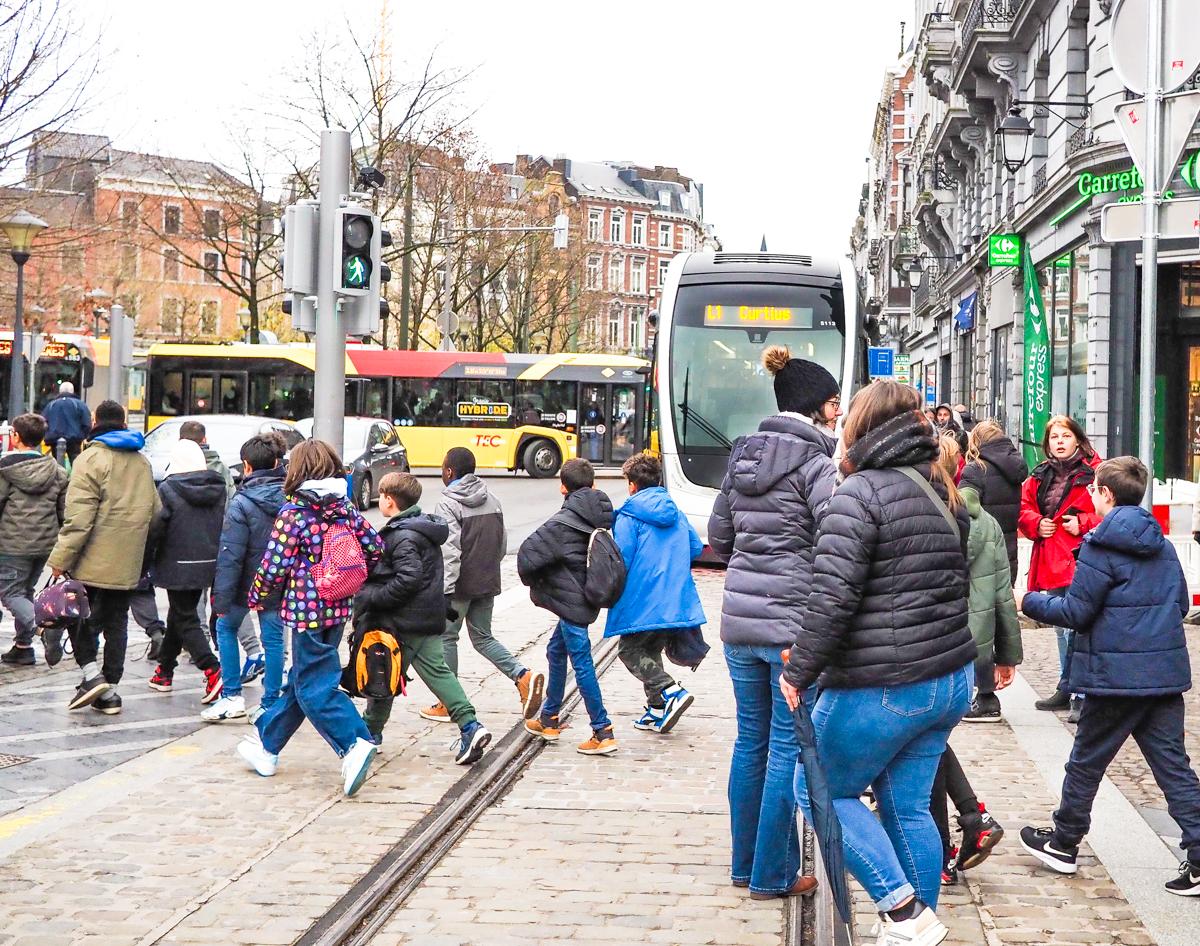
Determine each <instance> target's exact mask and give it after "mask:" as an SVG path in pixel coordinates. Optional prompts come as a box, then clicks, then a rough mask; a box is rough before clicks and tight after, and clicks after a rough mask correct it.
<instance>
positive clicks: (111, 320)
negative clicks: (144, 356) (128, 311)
mask: <svg viewBox="0 0 1200 946" xmlns="http://www.w3.org/2000/svg"><path fill="white" fill-rule="evenodd" d="M124 350H125V308H124V306H122V305H120V304H119V303H116V302H114V303H113V304H112V308H110V309H109V310H108V399H109V400H110V401H116V402H117V403H118V404H124V403H125V398H124V396H123V395H124V393H125V392H124V387H125V385H124V384H123V383H122V382H123V381H124V380H125V378H124V377H123V376H124V373H125V364H124V358H123V356H122V354H121V353H122V352H123V351H124ZM80 393H82V392H80Z"/></svg>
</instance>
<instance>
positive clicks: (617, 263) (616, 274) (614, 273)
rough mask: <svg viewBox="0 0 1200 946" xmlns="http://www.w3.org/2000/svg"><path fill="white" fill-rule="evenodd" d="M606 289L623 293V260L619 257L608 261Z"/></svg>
mask: <svg viewBox="0 0 1200 946" xmlns="http://www.w3.org/2000/svg"><path fill="white" fill-rule="evenodd" d="M608 288H609V289H611V290H612V291H613V292H624V291H625V260H623V259H622V258H621V257H619V256H614V257H613V258H612V259H610V260H609V261H608Z"/></svg>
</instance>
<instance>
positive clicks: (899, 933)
mask: <svg viewBox="0 0 1200 946" xmlns="http://www.w3.org/2000/svg"><path fill="white" fill-rule="evenodd" d="M881 922H882V927H883V928H882V930H881V931H880V936H879V944H880V946H938V943H940V942H941V941H942V940H944V939H945V938H946V937H947V936H949V935H950V931H949V930H948V929H946V927H945V926H944V925H942V921H941V920H939V919H938V918H937V915H936V914H935V913H934V912H933V911H932V910H930V909H929V907H927V906H925V905H924V904H922V905H921V912H920V913H918V914H917V915H916V916H914V917H913V918H912V919H911V920H901V921H900V922H896V921H895V920H892V919H890V918H889V917H888V916H887V914H884V916H883V919H882V921H881Z"/></svg>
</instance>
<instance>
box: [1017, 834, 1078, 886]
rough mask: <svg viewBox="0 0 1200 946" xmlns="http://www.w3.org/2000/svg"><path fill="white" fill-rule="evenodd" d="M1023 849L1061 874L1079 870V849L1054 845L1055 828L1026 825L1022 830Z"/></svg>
mask: <svg viewBox="0 0 1200 946" xmlns="http://www.w3.org/2000/svg"><path fill="white" fill-rule="evenodd" d="M1021 847H1023V848H1025V850H1027V851H1028V852H1029V853H1030V854H1032V855H1033V856H1034V857H1036V858H1037V859H1038V860H1039V861H1041V862H1042V863H1043V864H1045V865H1046V866H1047V867H1049V868H1050V869H1051V870H1056V871H1058V872H1059V873H1060V874H1073V873H1075V871H1077V870H1078V869H1079V867H1078V865H1077V864H1076V863H1075V858H1077V857H1078V856H1079V848H1078V846H1076V847H1068V846H1067V845H1065V844H1064V845H1061V846H1059V845H1057V844H1055V843H1054V829H1053V828H1035V827H1032V826H1031V825H1026V826H1025V827H1024V828H1022V829H1021Z"/></svg>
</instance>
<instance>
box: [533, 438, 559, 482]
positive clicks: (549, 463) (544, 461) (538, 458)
mask: <svg viewBox="0 0 1200 946" xmlns="http://www.w3.org/2000/svg"><path fill="white" fill-rule="evenodd" d="M561 464H562V458H561V457H560V456H559V453H558V447H556V446H554V444H553V443H551V442H550V441H549V440H535V441H533V443H531V444H530V445H529V446H528V447H526V448H525V472H526V473H528V474H529V475H530V476H532V477H533V478H534V479H538V480H542V479H546V478H547V477H550V476H553V475H554V474H555V473H557V472H558V468H559V466H560V465H561Z"/></svg>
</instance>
